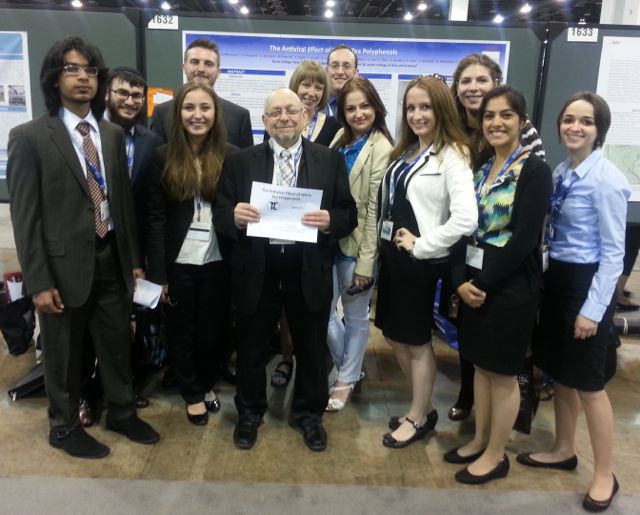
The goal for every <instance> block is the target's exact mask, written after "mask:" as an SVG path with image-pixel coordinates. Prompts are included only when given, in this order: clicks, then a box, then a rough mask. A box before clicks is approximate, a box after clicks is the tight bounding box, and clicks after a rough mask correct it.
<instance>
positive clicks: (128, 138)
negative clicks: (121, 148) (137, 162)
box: [124, 132, 133, 177]
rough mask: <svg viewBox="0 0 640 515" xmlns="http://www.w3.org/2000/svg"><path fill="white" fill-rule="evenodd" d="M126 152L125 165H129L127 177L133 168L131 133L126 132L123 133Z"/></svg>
mask: <svg viewBox="0 0 640 515" xmlns="http://www.w3.org/2000/svg"><path fill="white" fill-rule="evenodd" d="M124 140H125V143H126V153H127V166H128V167H129V177H131V170H132V169H133V134H131V133H130V132H127V133H126V134H125V138H124Z"/></svg>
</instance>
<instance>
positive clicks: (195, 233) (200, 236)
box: [187, 222, 211, 241]
mask: <svg viewBox="0 0 640 515" xmlns="http://www.w3.org/2000/svg"><path fill="white" fill-rule="evenodd" d="M210 232H211V224H209V223H206V222H192V223H191V226H190V227H189V231H188V232H187V239H188V240H195V241H209V233H210Z"/></svg>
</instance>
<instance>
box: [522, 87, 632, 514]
mask: <svg viewBox="0 0 640 515" xmlns="http://www.w3.org/2000/svg"><path fill="white" fill-rule="evenodd" d="M610 125H611V112H610V110H609V106H608V105H607V103H606V102H605V100H604V99H603V98H602V97H600V96H598V95H596V94H595V93H588V92H586V93H577V94H576V95H574V96H572V97H571V98H570V99H569V100H567V102H566V103H565V104H564V106H563V107H562V110H561V111H560V114H559V115H558V120H557V127H558V135H559V137H560V140H561V141H562V143H563V145H564V146H565V147H566V148H567V150H568V152H569V158H568V159H567V160H565V161H564V162H563V163H561V164H560V165H558V167H557V168H556V169H555V171H554V172H553V181H554V184H555V189H554V192H553V196H552V198H551V211H550V213H549V221H548V224H547V235H546V240H547V243H548V245H549V270H548V271H547V272H546V274H545V280H544V296H543V300H542V307H541V310H540V337H539V338H536V340H535V341H534V347H533V356H534V361H535V364H536V365H537V366H538V367H539V368H541V369H542V370H543V371H544V372H546V373H547V374H548V375H549V376H551V378H552V379H553V381H554V392H555V396H554V410H555V421H556V424H555V425H556V436H555V442H554V445H553V447H552V448H551V450H550V451H548V452H538V453H527V454H521V455H519V456H518V462H520V463H522V464H523V465H528V466H530V467H538V468H550V469H561V470H574V469H575V468H576V467H577V465H578V459H577V457H576V449H575V432H576V422H577V418H578V413H579V411H580V406H581V405H582V408H583V409H584V413H585V416H586V419H587V427H588V429H589V437H590V439H591V448H592V450H593V480H592V482H591V485H590V487H589V490H588V492H587V494H586V495H585V497H584V500H583V507H584V508H585V509H586V510H588V511H603V510H605V509H607V508H608V507H609V505H610V504H611V500H612V499H613V497H614V495H615V494H616V492H617V491H618V482H617V480H616V477H615V476H614V475H613V473H612V456H613V413H612V410H611V404H610V402H609V397H608V396H607V392H606V390H605V384H606V383H607V381H608V380H609V379H611V377H613V375H614V374H615V368H616V365H615V362H616V355H615V353H616V350H615V346H612V345H610V344H609V329H610V326H611V319H612V316H613V310H614V306H615V297H614V295H615V288H616V281H617V280H618V277H619V276H620V273H621V272H622V260H623V257H624V236H625V222H626V215H627V200H628V198H629V196H630V194H631V191H630V187H629V183H628V182H627V179H626V178H625V176H624V175H623V174H622V172H620V170H618V169H617V168H616V167H615V166H614V165H613V164H612V163H611V162H610V161H608V160H607V159H606V158H605V157H604V155H603V154H602V150H600V147H602V145H603V144H604V140H605V137H606V135H607V131H608V130H609V126H610Z"/></svg>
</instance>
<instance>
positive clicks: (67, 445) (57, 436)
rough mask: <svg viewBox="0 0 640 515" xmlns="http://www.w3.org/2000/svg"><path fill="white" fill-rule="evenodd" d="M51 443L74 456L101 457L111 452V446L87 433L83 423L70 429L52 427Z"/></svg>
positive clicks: (50, 432)
mask: <svg viewBox="0 0 640 515" xmlns="http://www.w3.org/2000/svg"><path fill="white" fill-rule="evenodd" d="M49 445H51V447H55V448H56V449H62V450H63V451H64V452H66V453H67V454H68V455H69V456H73V457H74V458H85V459H94V460H95V459H99V458H104V457H105V456H106V455H107V454H109V447H107V446H106V445H103V444H101V443H100V442H98V440H96V439H95V438H93V436H91V435H90V434H89V433H87V432H86V431H85V430H84V428H83V427H82V426H81V425H78V426H76V427H74V428H73V429H71V430H70V431H64V430H57V429H51V430H50V431H49Z"/></svg>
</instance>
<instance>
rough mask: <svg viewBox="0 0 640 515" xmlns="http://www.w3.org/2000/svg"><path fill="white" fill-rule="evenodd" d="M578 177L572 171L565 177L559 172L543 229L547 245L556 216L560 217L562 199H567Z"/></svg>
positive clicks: (550, 238) (553, 228)
mask: <svg viewBox="0 0 640 515" xmlns="http://www.w3.org/2000/svg"><path fill="white" fill-rule="evenodd" d="M567 169H568V168H567ZM579 178H580V177H579V176H578V175H577V174H575V173H573V172H571V173H569V174H568V175H567V177H563V174H562V173H561V174H560V175H559V177H558V180H557V181H556V186H555V188H554V189H553V195H551V204H550V206H549V217H548V218H547V228H546V231H545V244H547V245H548V244H549V242H550V241H551V240H553V239H554V234H555V225H556V223H557V222H558V218H560V213H561V212H562V206H563V205H564V201H565V200H567V197H568V196H569V192H570V191H571V188H572V187H573V185H574V183H575V182H576V181H577V180H578V179H579Z"/></svg>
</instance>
